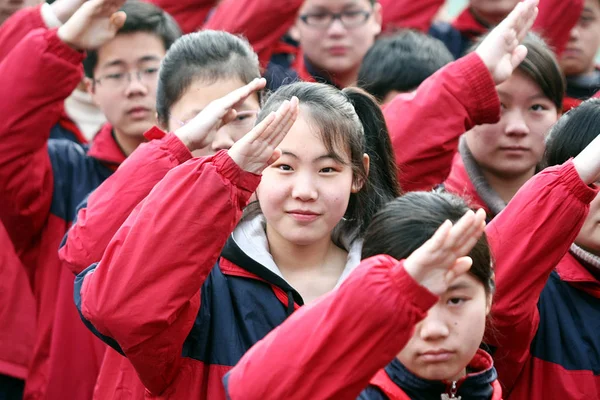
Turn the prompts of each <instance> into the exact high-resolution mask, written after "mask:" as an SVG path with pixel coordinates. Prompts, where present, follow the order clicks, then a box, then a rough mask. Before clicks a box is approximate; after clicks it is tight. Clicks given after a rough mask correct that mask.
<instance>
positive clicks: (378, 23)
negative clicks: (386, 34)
mask: <svg viewBox="0 0 600 400" xmlns="http://www.w3.org/2000/svg"><path fill="white" fill-rule="evenodd" d="M373 20H374V21H375V27H374V28H375V32H373V34H374V35H375V36H377V35H379V34H380V33H381V30H382V25H383V16H382V12H381V4H379V2H376V3H375V4H374V5H373Z"/></svg>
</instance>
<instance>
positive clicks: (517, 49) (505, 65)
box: [475, 0, 539, 84]
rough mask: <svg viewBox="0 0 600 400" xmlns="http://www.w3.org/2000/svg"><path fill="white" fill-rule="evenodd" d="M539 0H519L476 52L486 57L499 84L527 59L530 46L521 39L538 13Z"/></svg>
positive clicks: (484, 59)
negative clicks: (521, 0)
mask: <svg viewBox="0 0 600 400" xmlns="http://www.w3.org/2000/svg"><path fill="white" fill-rule="evenodd" d="M538 2H539V0H524V1H523V2H520V3H518V4H517V5H516V6H515V8H514V9H513V11H512V12H511V13H510V14H508V16H507V17H506V18H505V19H504V20H503V21H502V22H501V23H500V24H498V26H496V27H495V28H494V29H492V31H491V32H490V33H489V34H488V35H487V37H486V38H485V39H484V40H483V42H481V44H480V45H479V46H477V49H476V50H475V52H476V53H477V54H478V55H479V57H481V59H482V60H483V62H484V64H485V65H486V67H487V68H488V70H489V71H490V73H491V74H492V77H493V78H494V82H496V84H500V83H502V82H504V81H505V80H507V79H508V78H509V77H510V76H511V75H512V73H513V71H514V70H515V68H517V66H519V64H521V62H522V61H523V60H524V59H525V56H526V55H527V49H526V48H525V46H523V45H521V44H520V43H521V42H522V41H523V39H524V38H525V36H526V35H527V32H529V29H531V26H532V25H533V23H534V21H535V18H536V17H537V14H538V9H537V5H538Z"/></svg>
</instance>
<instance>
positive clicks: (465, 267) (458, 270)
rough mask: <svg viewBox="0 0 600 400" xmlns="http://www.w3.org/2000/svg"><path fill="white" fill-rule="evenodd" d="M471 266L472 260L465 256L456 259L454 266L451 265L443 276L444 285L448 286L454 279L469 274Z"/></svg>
mask: <svg viewBox="0 0 600 400" xmlns="http://www.w3.org/2000/svg"><path fill="white" fill-rule="evenodd" d="M472 265H473V259H472V258H471V257H468V256H465V257H460V258H458V259H457V260H456V262H455V263H454V265H452V267H450V269H448V272H446V275H445V276H444V280H445V281H446V284H447V285H450V284H451V283H452V281H453V280H454V279H456V278H457V277H459V276H460V275H462V274H465V273H467V272H469V270H470V269H471V266H472Z"/></svg>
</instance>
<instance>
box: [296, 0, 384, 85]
mask: <svg viewBox="0 0 600 400" xmlns="http://www.w3.org/2000/svg"><path fill="white" fill-rule="evenodd" d="M365 12H366V13H369V17H368V18H366V19H365V18H364V17H361V15H364V14H361V13H365ZM332 13H343V14H345V15H346V16H344V17H343V18H345V19H347V20H348V21H351V22H350V23H347V26H346V27H345V26H344V24H343V23H342V22H341V20H340V19H335V20H333V22H332V23H331V24H330V25H329V26H327V24H326V21H327V19H328V17H329V16H330V14H332ZM299 16H300V17H299V18H298V20H297V22H296V28H297V34H298V37H299V40H300V44H301V46H302V49H303V51H304V53H305V55H306V57H307V58H308V59H309V60H310V61H311V63H313V64H314V65H315V66H316V67H318V68H320V69H323V70H326V71H329V72H331V73H333V74H340V75H341V74H347V73H348V72H349V71H350V72H352V73H356V74H358V69H359V67H360V63H361V61H362V59H363V57H364V55H365V54H366V53H367V50H369V48H370V47H371V45H372V44H373V43H374V41H375V37H376V36H377V35H378V34H379V33H380V32H381V6H380V5H379V4H378V3H376V4H375V6H373V5H371V3H370V1H368V0H306V1H305V2H304V5H303V6H302V8H301V9H300V13H299ZM302 16H306V17H307V18H308V19H307V21H308V22H304V21H303V20H302V19H301V17H302ZM312 21H316V24H317V25H318V26H315V22H312Z"/></svg>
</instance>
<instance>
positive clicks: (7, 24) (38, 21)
mask: <svg viewBox="0 0 600 400" xmlns="http://www.w3.org/2000/svg"><path fill="white" fill-rule="evenodd" d="M41 8H42V6H41V5H40V6H37V7H27V8H23V9H22V10H19V11H17V12H16V13H14V14H13V15H12V16H11V17H10V18H9V19H7V20H6V21H4V23H3V24H1V25H0V61H2V60H4V58H5V57H6V56H7V55H8V53H10V51H11V50H12V49H13V48H14V47H15V46H16V45H17V43H19V42H20V41H21V40H22V39H23V38H24V37H25V36H27V34H28V33H29V32H31V31H33V30H34V29H39V28H44V29H46V24H45V23H44V20H43V19H42V13H41V12H40V9H41Z"/></svg>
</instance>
